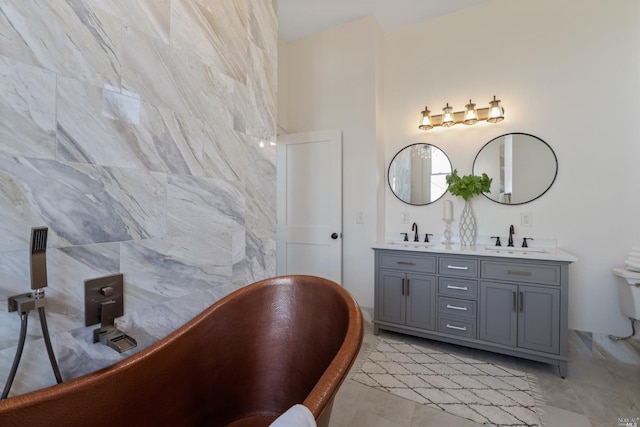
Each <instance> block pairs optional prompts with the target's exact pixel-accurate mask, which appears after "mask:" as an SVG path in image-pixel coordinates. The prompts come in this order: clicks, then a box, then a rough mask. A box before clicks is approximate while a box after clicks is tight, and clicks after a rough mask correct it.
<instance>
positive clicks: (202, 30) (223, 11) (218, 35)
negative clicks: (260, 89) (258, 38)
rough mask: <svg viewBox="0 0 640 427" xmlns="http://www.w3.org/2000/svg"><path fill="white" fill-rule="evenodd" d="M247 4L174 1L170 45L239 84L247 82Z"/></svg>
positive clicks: (200, 0)
mask: <svg viewBox="0 0 640 427" xmlns="http://www.w3.org/2000/svg"><path fill="white" fill-rule="evenodd" d="M250 8H251V6H250V4H249V2H238V1H236V2H232V1H220V2H216V3H213V4H212V3H211V2H207V1H203V0H195V1H174V2H173V3H172V7H171V25H172V27H173V28H175V31H173V32H172V33H171V44H172V45H173V46H175V47H177V48H179V49H185V50H186V49H188V50H189V51H190V52H192V53H193V54H195V55H196V56H197V57H198V59H199V60H200V61H202V62H203V63H205V64H207V65H209V66H211V67H213V68H214V69H215V70H217V71H219V72H221V73H223V74H226V75H227V76H229V77H231V78H233V79H234V80H237V81H239V82H241V83H246V78H247V71H246V70H247V53H248V47H249V38H248V35H249V33H248V30H247V28H248V27H249V10H250Z"/></svg>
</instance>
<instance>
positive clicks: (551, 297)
mask: <svg viewBox="0 0 640 427" xmlns="http://www.w3.org/2000/svg"><path fill="white" fill-rule="evenodd" d="M374 251H375V318H374V332H375V334H376V335H377V334H378V333H379V330H380V329H385V330H389V331H395V332H401V333H405V334H409V335H414V336H419V337H424V338H429V339H434V340H438V341H443V342H448V343H452V344H458V345H463V346H467V347H473V348H477V349H481V350H488V351H492V352H496V353H502V354H507V355H511V356H517V357H522V358H526V359H531V360H536V361H540V362H545V363H550V364H553V365H557V366H558V368H559V371H560V376H561V377H563V378H564V377H566V375H567V360H568V359H567V332H568V325H567V314H568V313H567V309H568V281H569V264H570V263H571V262H574V261H576V258H575V257H574V256H572V255H570V254H568V253H566V252H564V251H561V250H558V249H556V248H545V249H529V250H527V249H526V248H509V247H499V248H498V247H484V246H478V247H477V248H476V249H475V250H460V249H445V248H444V245H442V244H434V245H432V246H420V245H412V244H410V243H407V244H406V245H403V244H391V243H381V244H377V245H375V246H374Z"/></svg>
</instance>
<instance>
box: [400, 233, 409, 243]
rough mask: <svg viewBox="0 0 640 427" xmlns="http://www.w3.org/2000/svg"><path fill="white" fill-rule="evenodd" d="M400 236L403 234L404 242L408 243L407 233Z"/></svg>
mask: <svg viewBox="0 0 640 427" xmlns="http://www.w3.org/2000/svg"><path fill="white" fill-rule="evenodd" d="M400 234H401V235H402V234H404V241H405V242H408V241H409V233H400Z"/></svg>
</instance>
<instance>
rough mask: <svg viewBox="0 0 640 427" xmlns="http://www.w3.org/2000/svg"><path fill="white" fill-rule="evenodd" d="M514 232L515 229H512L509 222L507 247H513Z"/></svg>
mask: <svg viewBox="0 0 640 427" xmlns="http://www.w3.org/2000/svg"><path fill="white" fill-rule="evenodd" d="M514 234H515V231H514V230H513V224H511V227H509V243H507V246H509V247H513V235H514Z"/></svg>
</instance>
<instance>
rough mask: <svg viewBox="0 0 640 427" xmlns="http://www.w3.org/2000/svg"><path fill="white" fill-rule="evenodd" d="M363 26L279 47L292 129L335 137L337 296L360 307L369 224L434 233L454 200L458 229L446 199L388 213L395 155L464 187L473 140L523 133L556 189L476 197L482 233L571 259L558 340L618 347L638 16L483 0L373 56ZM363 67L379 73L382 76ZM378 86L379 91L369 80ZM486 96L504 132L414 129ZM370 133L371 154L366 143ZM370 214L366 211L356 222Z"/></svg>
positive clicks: (618, 3) (635, 239)
mask: <svg viewBox="0 0 640 427" xmlns="http://www.w3.org/2000/svg"><path fill="white" fill-rule="evenodd" d="M371 19H373V18H371ZM372 27H375V25H373V24H372V23H370V20H361V21H356V22H354V23H351V24H347V25H343V26H340V27H336V28H334V29H332V30H329V31H326V32H324V33H322V34H319V35H317V36H312V37H309V38H306V39H302V40H300V41H297V42H294V43H291V44H289V45H288V46H287V47H288V55H289V57H288V60H289V67H288V72H289V78H290V84H289V87H288V89H289V91H290V92H289V97H288V101H289V105H288V107H289V114H288V117H287V118H288V123H289V127H290V128H291V129H290V130H292V131H303V130H313V129H319V128H331V127H340V128H342V129H343V130H344V131H345V150H344V156H345V162H344V165H345V166H344V169H345V175H344V187H345V193H344V194H345V210H344V219H345V246H344V249H345V251H344V254H345V261H344V263H345V276H344V279H345V280H344V283H345V286H346V287H347V288H348V289H349V290H350V291H352V292H353V293H354V295H355V296H356V298H357V299H358V301H359V302H360V304H361V305H364V306H371V305H372V304H373V275H372V269H373V253H372V251H371V250H370V249H368V248H369V247H370V245H371V243H372V241H373V239H374V238H375V236H376V234H375V230H374V229H371V230H370V229H369V227H370V224H371V222H370V220H369V218H371V217H372V216H375V215H377V216H378V218H379V219H380V221H381V222H382V223H383V224H384V227H379V229H378V236H380V235H381V234H382V232H383V231H384V232H400V231H409V230H408V228H409V225H407V224H401V223H400V212H403V211H406V212H409V214H410V215H411V220H410V222H409V224H411V222H413V221H416V222H418V224H419V225H420V230H421V232H430V233H435V234H438V233H442V231H443V230H444V224H443V222H442V220H441V217H442V201H443V200H444V199H448V198H449V199H454V203H455V216H456V218H457V217H458V216H459V214H460V211H461V209H462V201H461V200H455V199H456V198H454V197H452V196H450V195H447V196H445V197H444V198H443V199H441V200H440V201H438V202H436V203H434V204H433V205H428V206H424V207H413V206H409V205H406V204H403V203H401V202H400V201H398V200H397V199H396V198H395V197H394V196H393V195H392V194H391V193H390V191H389V190H388V188H387V185H386V167H387V166H388V164H389V162H390V161H391V159H392V157H393V155H394V154H395V153H396V152H397V151H398V150H399V149H401V148H402V147H405V146H407V145H409V144H412V143H415V142H427V143H431V144H434V145H436V146H438V147H440V148H442V149H443V150H444V151H445V152H446V153H447V154H448V155H449V158H450V159H451V161H452V163H453V166H454V167H455V168H458V170H459V171H460V173H461V174H467V173H470V172H471V168H472V163H473V159H474V157H475V155H476V153H477V151H478V150H479V149H480V148H481V147H482V146H483V145H484V144H485V143H486V142H488V141H489V140H491V139H493V138H494V137H496V136H498V135H501V134H504V133H508V132H524V133H530V134H533V135H536V136H538V137H539V138H541V139H543V140H545V141H546V142H547V143H549V145H550V146H551V147H552V148H553V149H554V150H555V152H556V155H557V156H558V161H559V172H558V177H557V180H556V182H555V184H554V185H553V187H552V188H551V189H550V190H549V192H547V194H545V195H544V196H543V197H541V198H540V199H538V200H536V201H534V202H532V203H529V204H526V205H522V206H504V205H499V204H496V203H494V202H491V201H489V200H488V199H486V198H484V197H477V198H474V200H473V203H474V209H475V211H476V216H477V220H478V226H479V233H480V234H481V235H495V234H501V235H505V234H507V231H508V227H509V225H510V224H514V225H515V226H516V233H517V234H518V237H524V236H527V237H529V236H530V237H534V238H553V239H557V242H558V245H559V246H560V247H562V248H564V249H565V250H567V251H569V252H571V253H573V254H574V255H576V256H577V257H578V258H579V261H578V262H577V263H575V264H573V265H572V267H571V269H570V274H571V282H570V300H569V301H570V302H569V307H570V313H569V326H570V327H571V328H573V329H579V330H586V331H593V332H603V333H615V334H626V333H628V331H629V324H628V320H626V319H625V318H624V317H623V316H622V314H620V311H619V305H618V299H617V298H618V296H617V291H616V283H617V280H618V279H617V278H615V277H614V276H613V275H612V274H611V271H610V268H611V267H612V266H615V265H621V264H622V263H623V261H624V259H625V257H626V252H627V251H628V250H629V248H630V247H631V246H635V245H639V244H640V225H639V223H638V218H640V201H638V198H637V192H638V191H637V183H638V182H640V168H639V167H638V165H637V161H638V159H640V144H639V143H638V141H640V127H639V123H640V122H639V121H638V120H637V117H639V116H640V102H639V101H638V99H639V96H638V95H640V78H639V77H638V76H640V2H638V1H637V0H614V1H611V0H591V1H589V2H588V6H585V2H584V1H583V0H563V1H561V2H559V1H557V0H538V1H535V2H531V1H524V0H494V1H491V2H488V3H484V4H481V5H479V6H476V7H474V8H470V9H467V10H462V11H459V12H455V13H452V14H449V15H446V16H444V17H441V18H438V19H434V20H429V21H425V22H422V23H420V24H418V25H415V26H411V27H407V28H404V29H400V30H396V31H393V32H389V33H386V34H384V46H383V48H384V50H383V55H384V56H381V55H380V54H378V56H377V57H376V56H375V55H373V53H372V49H374V43H373V42H372V40H371V35H372V34H376V33H377V31H378V30H374V29H372ZM374 59H376V60H377V61H382V63H383V64H384V70H383V73H382V74H380V73H379V72H378V71H379V70H378V69H377V68H375V65H374V64H373V62H374ZM381 75H382V76H384V81H383V91H382V92H380V91H379V90H380V85H378V86H376V85H374V84H373V83H371V82H370V81H371V79H373V78H374V77H376V78H379V77H380V76H381ZM376 89H378V91H376ZM494 94H495V95H497V97H498V98H499V99H502V101H503V105H504V107H505V109H506V119H505V120H504V121H503V122H501V123H498V124H488V123H480V124H478V125H475V126H472V127H466V126H463V125H457V126H455V127H453V128H451V129H444V128H437V129H434V130H432V131H429V132H422V131H418V129H417V123H418V119H419V115H420V114H419V113H420V111H421V110H422V109H423V108H424V106H425V104H427V105H428V106H429V107H430V109H431V110H432V112H433V114H438V113H439V109H440V108H441V107H442V106H444V105H445V103H446V102H449V103H450V104H452V105H454V106H455V107H456V110H462V109H463V108H464V104H466V103H467V102H468V100H469V98H472V99H473V100H474V102H476V103H477V104H478V107H479V108H481V107H483V106H485V105H483V104H485V103H486V102H488V101H489V100H490V99H491V98H492V97H493V95H494ZM374 101H375V102H376V110H375V112H376V114H377V115H373V113H372V111H371V106H372V105H373V103H374ZM380 117H382V118H383V123H382V124H381V123H380ZM375 129H378V132H379V134H378V135H376V134H375V132H374V130H375ZM382 132H383V136H384V148H383V149H381V148H380V147H381V145H377V146H376V145H375V142H374V141H375V140H376V138H378V139H379V138H380V135H381V134H382ZM376 148H377V149H379V150H380V152H379V153H378V155H377V157H376V154H375V150H376ZM373 165H375V166H373ZM374 167H375V170H369V168H374ZM376 206H378V211H377V213H376V212H370V211H369V210H368V209H375V207H376ZM359 209H363V210H364V211H365V220H366V221H365V222H366V224H365V226H364V227H362V228H361V229H359V228H358V227H355V226H354V225H353V223H354V215H355V211H356V210H359ZM523 211H526V212H531V213H533V227H531V228H522V227H519V224H520V213H521V212H523ZM455 225H456V224H455V223H454V226H455ZM359 231H362V232H359ZM356 262H357V263H358V265H357V266H355V265H354V263H356Z"/></svg>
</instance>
